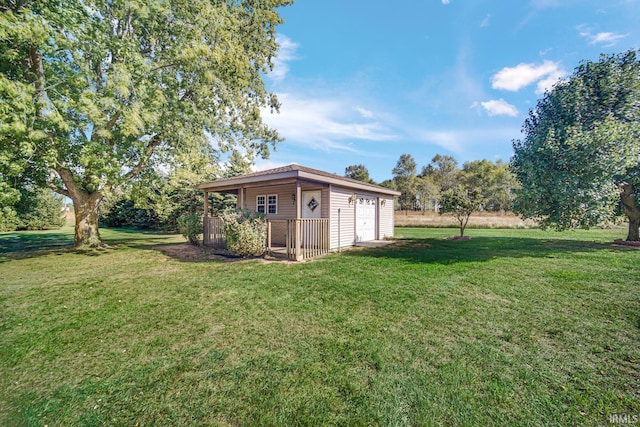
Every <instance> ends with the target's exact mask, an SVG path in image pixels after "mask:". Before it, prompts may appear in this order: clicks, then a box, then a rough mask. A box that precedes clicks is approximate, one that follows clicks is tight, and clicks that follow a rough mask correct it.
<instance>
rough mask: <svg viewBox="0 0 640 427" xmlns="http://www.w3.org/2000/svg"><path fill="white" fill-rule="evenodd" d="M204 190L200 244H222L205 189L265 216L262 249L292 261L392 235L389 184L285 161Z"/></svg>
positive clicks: (207, 184)
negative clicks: (264, 246)
mask: <svg viewBox="0 0 640 427" xmlns="http://www.w3.org/2000/svg"><path fill="white" fill-rule="evenodd" d="M196 188H198V189H200V190H202V191H204V195H205V197H204V200H205V202H204V203H205V206H204V212H205V217H204V244H205V245H208V246H214V247H220V246H222V245H223V231H222V230H223V227H222V222H221V220H220V219H219V218H216V217H215V216H212V215H211V213H210V210H209V204H208V194H209V193H227V194H236V195H237V200H238V202H237V203H238V207H239V208H243V209H250V210H253V211H256V212H260V213H264V214H265V215H266V216H267V249H268V251H270V252H275V251H282V252H286V254H287V257H288V258H289V259H293V260H298V261H299V260H302V259H305V258H309V257H313V256H317V255H321V254H324V253H327V252H329V251H335V250H338V249H340V248H344V247H348V246H353V245H355V244H357V243H359V242H365V241H371V240H381V239H384V238H386V237H392V236H393V229H394V197H395V196H399V195H400V193H399V192H398V191H395V190H391V189H389V188H385V187H380V186H378V185H373V184H368V183H365V182H361V181H357V180H355V179H350V178H345V177H343V176H339V175H336V174H333V173H328V172H323V171H321V170H317V169H312V168H308V167H305V166H300V165H297V164H291V165H288V166H283V167H279V168H275V169H269V170H264V171H260V172H254V173H250V174H246V175H240V176H235V177H232V178H225V179H219V180H216V181H212V182H205V183H202V184H199V185H198V186H197V187H196Z"/></svg>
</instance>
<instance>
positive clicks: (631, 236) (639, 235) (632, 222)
mask: <svg viewBox="0 0 640 427" xmlns="http://www.w3.org/2000/svg"><path fill="white" fill-rule="evenodd" d="M639 231H640V220H639V219H636V218H629V233H628V234H627V242H637V241H639V240H640V232H639Z"/></svg>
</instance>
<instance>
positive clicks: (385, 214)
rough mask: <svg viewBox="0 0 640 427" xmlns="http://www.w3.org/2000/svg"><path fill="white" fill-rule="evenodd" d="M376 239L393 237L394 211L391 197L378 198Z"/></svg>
mask: <svg viewBox="0 0 640 427" xmlns="http://www.w3.org/2000/svg"><path fill="white" fill-rule="evenodd" d="M378 205H379V206H378V207H379V209H378V214H379V215H378V239H384V238H385V237H393V228H394V214H395V212H394V209H393V196H383V195H381V196H380V201H379V203H378Z"/></svg>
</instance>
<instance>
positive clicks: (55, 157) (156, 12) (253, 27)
mask: <svg viewBox="0 0 640 427" xmlns="http://www.w3.org/2000/svg"><path fill="white" fill-rule="evenodd" d="M291 2H292V0H202V1H193V0H168V1H155V0H146V1H145V0H65V1H60V0H6V1H3V2H2V4H1V5H0V105H2V108H0V172H1V171H2V167H5V166H7V165H11V166H12V167H13V168H14V169H16V168H17V169H19V171H18V172H19V173H20V174H22V175H24V176H28V177H29V179H30V180H31V181H32V182H34V183H37V184H39V185H47V186H49V187H50V188H52V189H54V190H55V191H56V192H58V193H60V194H62V195H65V196H67V197H69V198H71V199H72V200H73V204H74V210H75V214H76V231H75V244H76V246H85V245H88V246H101V245H102V242H101V239H100V235H99V231H98V210H99V206H100V203H101V201H102V200H103V198H104V197H105V195H106V194H108V193H109V192H110V191H113V190H114V189H115V188H118V187H119V186H121V185H122V184H123V183H125V182H127V181H130V180H132V179H134V178H136V177H139V176H140V175H141V174H142V173H143V172H145V171H149V170H152V169H153V166H154V165H158V164H160V165H163V167H164V168H166V167H167V165H170V164H171V160H172V159H173V158H175V156H176V155H180V154H181V153H185V152H199V153H205V154H207V153H208V154H211V152H212V148H211V144H212V142H213V143H215V144H216V148H215V149H216V150H229V149H233V148H235V147H241V148H242V149H243V150H245V151H247V152H252V153H257V154H258V155H261V156H267V155H268V153H269V147H270V146H271V145H272V144H275V143H276V141H278V140H279V137H278V135H277V133H276V132H275V131H274V130H272V129H270V128H268V127H267V126H266V125H264V124H263V122H262V119H261V115H260V111H261V109H262V108H271V109H272V110H277V109H278V101H277V99H276V97H275V96H274V95H273V94H271V93H269V92H268V91H267V90H266V88H265V85H264V81H263V76H264V74H265V73H267V72H269V70H270V68H271V65H272V64H271V59H272V58H273V57H274V56H275V55H276V54H277V50H278V45H277V42H276V26H277V25H278V24H279V23H280V22H281V18H280V17H279V15H278V13H277V7H279V6H283V5H286V4H290V3H291ZM169 167H170V166H169ZM14 172H15V171H14Z"/></svg>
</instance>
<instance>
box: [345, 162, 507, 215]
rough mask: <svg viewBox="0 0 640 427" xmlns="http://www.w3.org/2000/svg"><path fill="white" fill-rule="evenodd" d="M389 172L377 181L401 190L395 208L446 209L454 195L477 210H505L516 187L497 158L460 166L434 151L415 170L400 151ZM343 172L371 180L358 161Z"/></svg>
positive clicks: (412, 209) (408, 209) (415, 164)
mask: <svg viewBox="0 0 640 427" xmlns="http://www.w3.org/2000/svg"><path fill="white" fill-rule="evenodd" d="M392 174H393V178H392V179H389V180H385V181H383V182H381V183H379V184H380V185H382V186H384V187H388V188H393V189H394V190H397V191H400V192H401V195H400V197H398V200H397V206H396V207H397V209H399V210H405V211H421V212H423V213H425V212H426V211H434V212H440V211H442V210H443V209H450V208H449V205H451V203H450V202H451V200H452V197H454V196H455V198H456V200H458V201H460V200H461V197H462V199H465V198H466V199H469V200H473V203H472V205H473V206H474V207H475V208H476V209H478V210H484V211H489V212H506V211H509V210H511V208H512V204H513V200H514V189H516V188H517V187H518V182H517V180H516V178H515V176H514V175H513V174H512V173H511V171H510V169H509V164H508V163H504V162H502V161H501V160H498V161H497V162H495V163H494V162H491V161H489V160H474V161H470V162H465V163H464V164H463V165H462V168H460V167H459V165H458V162H457V160H456V159H455V158H453V157H452V156H446V155H441V154H436V155H435V156H434V157H433V158H432V159H431V162H430V163H429V164H427V165H424V166H422V168H421V170H420V172H419V173H418V165H417V163H416V161H415V159H414V158H413V156H411V155H410V154H402V155H401V156H400V158H399V159H398V162H397V163H396V166H395V167H394V168H393V170H392ZM345 176H346V177H349V178H353V179H357V180H360V181H363V182H368V183H373V180H371V178H370V177H369V171H368V170H367V168H366V167H365V166H364V165H361V164H360V165H352V166H348V167H347V168H346V169H345ZM454 205H455V204H454Z"/></svg>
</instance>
